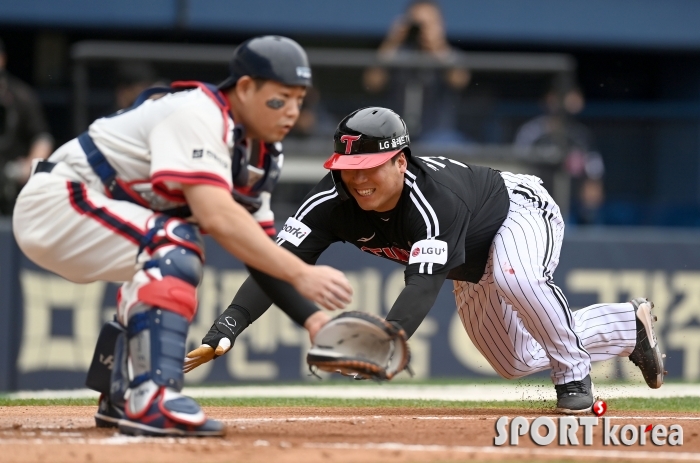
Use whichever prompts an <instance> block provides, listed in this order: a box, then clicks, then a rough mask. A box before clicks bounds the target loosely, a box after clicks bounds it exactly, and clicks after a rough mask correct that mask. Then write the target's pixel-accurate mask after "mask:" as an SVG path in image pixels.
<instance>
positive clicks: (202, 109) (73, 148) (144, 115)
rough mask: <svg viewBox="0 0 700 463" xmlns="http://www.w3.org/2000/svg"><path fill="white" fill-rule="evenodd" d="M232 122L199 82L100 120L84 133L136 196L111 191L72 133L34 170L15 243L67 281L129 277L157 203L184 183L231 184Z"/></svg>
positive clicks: (170, 199) (177, 199)
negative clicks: (48, 167) (44, 169)
mask: <svg viewBox="0 0 700 463" xmlns="http://www.w3.org/2000/svg"><path fill="white" fill-rule="evenodd" d="M233 127H234V124H233V120H232V119H231V117H230V115H229V113H228V112H227V111H226V112H224V111H222V108H220V107H219V105H217V102H216V100H215V99H213V98H211V97H210V96H209V95H207V94H206V93H205V91H204V90H202V89H194V90H189V91H182V92H178V93H172V94H168V95H166V96H164V97H162V98H160V99H158V100H147V101H145V102H144V103H143V104H141V105H140V106H138V107H136V108H134V109H132V110H128V111H125V112H123V113H120V114H117V115H115V116H113V117H107V118H102V119H98V120H96V121H95V122H94V123H93V124H91V125H90V128H89V131H88V133H89V135H90V137H91V138H92V140H93V141H94V144H95V145H96V146H97V147H98V148H99V150H100V151H101V152H102V153H103V154H104V156H105V158H106V159H107V161H108V162H109V164H110V165H111V166H112V167H113V168H114V170H116V171H117V174H118V178H119V180H120V181H121V182H122V185H123V186H124V187H125V190H127V191H128V192H130V193H133V196H134V198H135V202H128V201H120V200H115V199H112V198H111V197H110V194H109V192H108V191H106V188H105V186H104V185H103V183H102V182H101V180H100V178H99V177H98V176H97V175H96V174H95V172H94V171H93V168H92V167H91V166H90V165H89V164H88V162H87V158H86V153H85V151H84V149H83V148H82V147H81V144H80V143H79V142H78V140H77V139H74V140H71V141H70V142H68V143H66V144H65V145H63V146H61V147H60V148H59V149H58V150H56V152H55V153H53V155H52V156H51V157H50V158H49V161H51V162H54V163H56V167H55V168H54V169H53V170H52V171H51V172H50V173H36V174H34V175H33V176H32V177H31V178H30V179H29V182H28V183H27V185H26V186H25V187H24V189H23V190H22V192H21V193H20V195H19V198H18V200H17V206H16V208H15V211H14V216H13V227H14V232H15V237H16V239H17V242H18V243H19V246H20V248H21V249H22V251H24V253H25V254H26V255H27V256H28V257H29V258H31V259H32V260H33V261H34V262H36V263H38V264H39V265H41V266H42V267H45V268H47V269H49V270H51V271H53V272H55V273H57V274H59V275H61V276H63V277H65V278H67V279H69V280H72V281H76V282H81V283H85V282H90V281H95V280H108V281H128V280H130V279H131V278H132V276H133V275H134V272H135V268H134V264H135V259H136V254H137V252H138V248H139V244H140V242H141V238H142V237H143V236H144V234H145V233H146V232H147V226H146V223H147V221H148V219H149V218H151V217H152V216H153V214H154V211H164V210H168V209H173V208H176V207H181V206H184V205H185V199H184V197H183V195H182V185H183V184H194V183H205V184H210V185H214V186H218V187H221V188H225V189H226V190H228V191H231V189H232V187H233V184H232V179H231V149H232V147H233Z"/></svg>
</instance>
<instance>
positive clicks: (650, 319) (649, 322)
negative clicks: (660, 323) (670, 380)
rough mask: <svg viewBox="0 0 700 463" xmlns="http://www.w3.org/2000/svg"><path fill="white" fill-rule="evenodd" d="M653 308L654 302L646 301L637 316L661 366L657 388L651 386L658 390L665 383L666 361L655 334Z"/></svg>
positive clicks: (637, 311)
mask: <svg viewBox="0 0 700 463" xmlns="http://www.w3.org/2000/svg"><path fill="white" fill-rule="evenodd" d="M633 305H634V304H633ZM653 308H654V303H653V302H651V301H644V302H642V303H641V304H639V306H638V307H637V310H636V316H637V319H638V320H639V321H640V322H642V326H644V331H645V332H646V335H647V339H648V340H649V346H651V349H652V350H653V351H654V359H655V360H656V364H657V365H659V366H660V368H659V374H658V375H657V376H656V386H649V387H651V388H652V389H658V388H660V387H661V385H663V383H664V361H663V356H662V355H661V350H660V349H659V343H658V341H657V339H656V333H654V315H653V314H652V313H651V309H653ZM652 343H654V345H652Z"/></svg>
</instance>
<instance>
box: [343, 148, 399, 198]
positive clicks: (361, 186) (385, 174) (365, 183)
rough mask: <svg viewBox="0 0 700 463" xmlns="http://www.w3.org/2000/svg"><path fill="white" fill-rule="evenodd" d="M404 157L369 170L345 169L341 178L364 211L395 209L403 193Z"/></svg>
mask: <svg viewBox="0 0 700 463" xmlns="http://www.w3.org/2000/svg"><path fill="white" fill-rule="evenodd" d="M405 171H406V157H405V156H404V155H403V154H402V155H401V156H400V157H399V158H397V159H396V160H395V161H387V162H385V163H384V164H381V165H379V166H377V167H372V168H370V169H347V170H342V171H341V174H340V175H341V178H342V179H343V182H344V183H345V185H346V186H347V187H348V190H349V192H350V194H351V195H352V197H353V198H355V201H357V204H358V205H359V206H360V207H361V208H362V209H363V210H365V211H377V212H386V211H390V210H391V209H393V208H395V207H396V204H397V203H398V202H399V198H400V197H401V192H402V191H403V173H404V172H405Z"/></svg>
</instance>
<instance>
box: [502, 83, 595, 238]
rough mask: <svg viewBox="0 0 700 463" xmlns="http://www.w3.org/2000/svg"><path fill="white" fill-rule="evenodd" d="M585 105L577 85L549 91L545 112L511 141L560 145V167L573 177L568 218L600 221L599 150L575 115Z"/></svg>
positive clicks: (523, 126) (521, 128) (545, 145)
mask: <svg viewBox="0 0 700 463" xmlns="http://www.w3.org/2000/svg"><path fill="white" fill-rule="evenodd" d="M584 104H585V100H584V98H583V93H581V90H580V89H578V88H572V89H570V90H568V91H566V92H565V93H564V95H563V96H562V95H561V94H560V93H559V92H557V91H556V90H555V89H552V90H550V91H549V92H547V94H546V95H545V97H544V105H545V108H546V111H547V114H545V115H543V116H539V117H536V118H534V119H532V120H530V121H528V122H526V123H525V124H523V125H522V127H520V129H519V130H518V133H517V134H516V136H515V142H514V143H515V145H516V146H517V147H519V148H528V147H550V146H555V147H562V148H563V149H564V152H565V157H564V160H563V165H562V167H563V169H564V170H565V171H566V172H567V173H568V174H569V175H570V176H571V179H572V192H573V195H572V201H571V215H570V221H571V222H573V223H578V224H600V223H602V217H601V206H602V205H603V200H604V199H605V194H604V190H603V174H604V173H605V166H604V164H603V158H602V157H601V155H600V153H598V152H596V151H594V149H593V141H592V136H591V133H590V131H589V130H588V128H586V126H584V125H583V124H582V123H580V122H579V121H577V120H576V118H575V116H576V115H577V114H578V113H580V112H581V111H582V110H583V107H584Z"/></svg>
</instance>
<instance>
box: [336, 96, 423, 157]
mask: <svg viewBox="0 0 700 463" xmlns="http://www.w3.org/2000/svg"><path fill="white" fill-rule="evenodd" d="M333 141H334V143H335V149H334V152H333V155H332V156H331V157H330V158H328V160H327V161H326V162H325V163H324V164H323V167H325V168H326V169H331V170H344V169H371V168H372V167H377V166H380V165H382V164H384V163H385V162H386V161H388V160H389V159H391V158H392V157H394V156H395V155H396V154H397V153H399V152H401V150H404V151H406V152H407V154H409V155H410V149H409V145H410V144H411V139H410V137H409V136H408V129H407V128H406V123H405V122H404V121H403V119H401V116H399V115H398V114H396V113H395V112H394V111H392V110H391V109H387V108H380V107H378V106H372V107H369V108H362V109H358V110H357V111H354V112H352V113H351V114H350V115H348V116H346V117H345V118H344V119H343V120H342V121H340V124H338V128H337V129H336V130H335V135H334V136H333Z"/></svg>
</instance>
